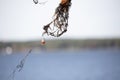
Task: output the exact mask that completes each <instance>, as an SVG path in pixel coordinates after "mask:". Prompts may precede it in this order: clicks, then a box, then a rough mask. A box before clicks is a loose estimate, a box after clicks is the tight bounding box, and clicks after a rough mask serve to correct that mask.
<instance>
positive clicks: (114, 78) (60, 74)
mask: <svg viewBox="0 0 120 80" xmlns="http://www.w3.org/2000/svg"><path fill="white" fill-rule="evenodd" d="M34 53H36V52H34V51H33V54H30V55H29V56H28V58H27V60H26V62H25V65H24V67H23V69H22V71H20V72H17V73H16V75H15V80H120V50H116V49H113V50H112V49H109V50H87V51H84V50H83V51H76V52H64V51H61V52H57V51H56V52H50V53H49V52H40V53H41V54H34ZM54 53H57V54H54ZM23 57H24V55H23V54H13V55H6V56H5V55H1V56H0V80H6V79H7V77H8V76H9V74H10V73H11V72H12V70H13V69H14V68H15V66H16V65H17V64H18V63H19V61H20V60H21V59H22V58H23Z"/></svg>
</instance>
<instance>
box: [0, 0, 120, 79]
mask: <svg viewBox="0 0 120 80" xmlns="http://www.w3.org/2000/svg"><path fill="white" fill-rule="evenodd" d="M39 2H46V3H45V4H34V3H33V1H32V0H0V80H6V79H7V78H8V76H9V75H10V74H11V72H12V70H13V69H14V68H15V66H16V65H17V64H18V63H19V62H20V60H21V59H22V58H23V57H24V56H25V55H26V54H27V53H28V51H29V50H30V49H31V48H32V52H31V54H30V55H29V56H28V57H27V60H26V62H25V65H24V67H23V69H22V71H20V72H19V73H16V75H15V79H16V80H21V79H22V80H40V79H42V80H61V79H62V80H119V79H120V76H119V75H120V62H119V61H120V1H119V0H72V6H71V8H70V14H69V26H68V31H67V32H66V33H65V34H63V35H62V36H61V37H59V38H54V37H50V36H45V40H46V44H45V45H41V44H40V40H41V35H42V32H43V26H44V25H46V24H47V23H49V22H50V21H51V20H52V16H53V14H54V11H55V8H56V7H57V6H58V4H59V3H60V0H50V1H47V0H39ZM33 74H34V75H33ZM9 79H12V78H9Z"/></svg>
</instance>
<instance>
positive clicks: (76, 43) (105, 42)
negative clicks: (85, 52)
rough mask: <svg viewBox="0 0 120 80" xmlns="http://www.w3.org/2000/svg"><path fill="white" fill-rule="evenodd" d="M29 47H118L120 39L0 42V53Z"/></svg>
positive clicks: (37, 49) (19, 50) (72, 48)
mask: <svg viewBox="0 0 120 80" xmlns="http://www.w3.org/2000/svg"><path fill="white" fill-rule="evenodd" d="M30 48H34V50H36V51H41V50H44V49H45V48H46V49H47V50H80V49H97V48H120V39H86V40H81V39H76V40H72V39H61V40H46V45H41V44H40V41H28V42H0V53H1V52H5V51H6V49H7V50H8V51H9V49H12V52H13V53H14V52H23V51H26V50H28V49H30Z"/></svg>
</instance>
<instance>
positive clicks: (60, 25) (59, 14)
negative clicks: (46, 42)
mask: <svg viewBox="0 0 120 80" xmlns="http://www.w3.org/2000/svg"><path fill="white" fill-rule="evenodd" d="M70 6H71V0H62V1H61V3H60V4H59V6H58V7H57V8H56V10H55V14H54V19H53V21H51V22H50V23H49V24H47V25H45V26H44V27H43V29H44V32H43V34H42V36H44V34H47V35H51V36H54V37H59V36H61V35H62V34H63V33H65V32H66V31H67V26H68V18H69V8H70Z"/></svg>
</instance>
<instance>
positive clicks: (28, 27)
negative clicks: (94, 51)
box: [0, 0, 120, 41]
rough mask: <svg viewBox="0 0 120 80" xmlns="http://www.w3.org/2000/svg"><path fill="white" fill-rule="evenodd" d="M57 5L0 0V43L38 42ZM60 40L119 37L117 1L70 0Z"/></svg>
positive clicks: (55, 1) (57, 0)
mask: <svg viewBox="0 0 120 80" xmlns="http://www.w3.org/2000/svg"><path fill="white" fill-rule="evenodd" d="M44 1H47V0H39V2H44ZM59 3H60V0H48V1H47V2H46V3H45V4H41V5H40V4H37V5H36V4H34V3H33V1H32V0H0V41H11V40H13V41H21V40H22V41H24V40H36V39H38V40H39V39H41V35H42V32H43V26H44V25H46V24H47V23H49V22H50V21H51V20H52V16H53V14H54V12H55V9H56V7H57V6H58V4H59ZM47 38H48V39H51V38H52V39H54V38H53V37H50V36H49V37H47ZM60 38H72V39H86V38H120V0H72V6H71V8H70V14H69V26H68V31H67V32H66V33H65V34H63V35H62V36H61V37H60Z"/></svg>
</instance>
